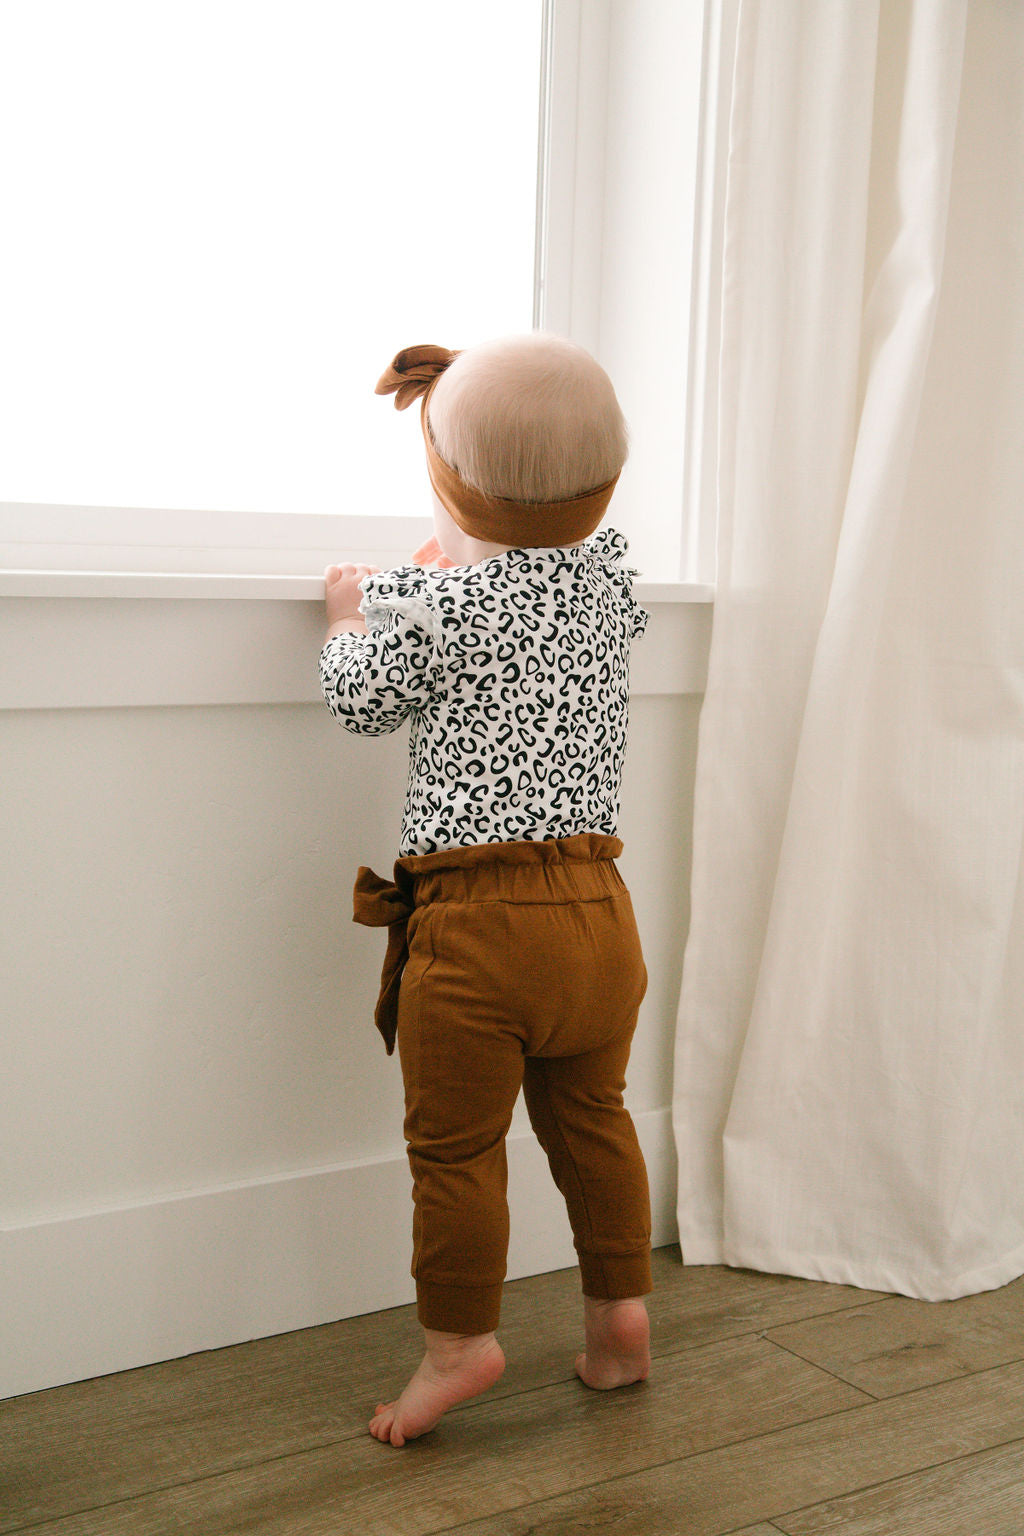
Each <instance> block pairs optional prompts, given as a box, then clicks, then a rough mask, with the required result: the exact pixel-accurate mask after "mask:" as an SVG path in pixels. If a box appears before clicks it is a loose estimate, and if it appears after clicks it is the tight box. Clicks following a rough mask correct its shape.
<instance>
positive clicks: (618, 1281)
mask: <svg viewBox="0 0 1024 1536" xmlns="http://www.w3.org/2000/svg"><path fill="white" fill-rule="evenodd" d="M577 1256H578V1258H579V1261H580V1277H581V1279H582V1281H583V1294H584V1296H592V1297H594V1299H595V1300H597V1301H624V1300H625V1299H626V1297H627V1296H647V1295H649V1293H650V1292H651V1291H653V1289H654V1282H653V1280H652V1279H651V1250H650V1247H647V1248H642V1249H641V1250H640V1252H639V1253H580V1252H578V1254H577Z"/></svg>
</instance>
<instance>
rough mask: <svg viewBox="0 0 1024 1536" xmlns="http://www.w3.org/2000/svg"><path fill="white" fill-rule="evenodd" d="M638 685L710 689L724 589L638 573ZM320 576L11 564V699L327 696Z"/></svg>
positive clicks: (166, 701)
mask: <svg viewBox="0 0 1024 1536" xmlns="http://www.w3.org/2000/svg"><path fill="white" fill-rule="evenodd" d="M634 590H635V591H636V595H637V598H638V600H639V601H640V602H641V603H642V604H643V605H644V607H645V608H647V609H648V611H649V612H650V615H651V619H650V623H649V624H648V627H647V633H646V635H645V636H644V637H643V639H642V640H640V641H639V642H638V643H637V644H636V646H635V647H634V649H633V655H632V661H631V681H630V692H631V693H633V694H700V693H703V691H704V686H705V682H706V679H707V661H708V650H709V646H710V638H711V616H712V591H711V588H710V587H700V586H693V585H686V584H683V583H673V582H664V583H656V582H642V581H641V582H638V583H637V584H636V587H635V589H634ZM323 594H324V586H323V579H322V577H315V576H306V575H292V576H288V575H284V576H282V575H248V576H238V575H228V574H223V573H213V574H199V573H195V572H161V571H157V572H146V573H140V572H134V571H49V570H4V571H0V710H4V709H118V708H140V707H146V708H149V707H159V706H165V707H166V706H177V705H197V704H198V705H214V704H312V703H318V702H319V701H320V688H319V680H318V675H317V659H318V657H319V654H320V649H321V645H322V642H323V632H324V621H323Z"/></svg>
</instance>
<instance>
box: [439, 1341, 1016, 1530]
mask: <svg viewBox="0 0 1024 1536" xmlns="http://www.w3.org/2000/svg"><path fill="white" fill-rule="evenodd" d="M1022 1433H1024V1365H1019V1364H1018V1365H1010V1366H1005V1367H1003V1368H1002V1369H1000V1370H996V1371H989V1372H985V1373H983V1374H981V1375H978V1376H970V1377H967V1378H965V1379H964V1380H962V1381H956V1382H947V1383H943V1384H942V1385H940V1386H936V1387H929V1388H926V1389H925V1390H924V1391H922V1392H918V1393H913V1394H911V1395H908V1396H906V1397H897V1398H890V1399H888V1400H886V1401H884V1402H871V1403H869V1404H868V1405H866V1406H863V1407H860V1408H854V1409H850V1410H848V1411H846V1412H843V1413H838V1414H834V1415H832V1416H831V1417H828V1418H822V1419H820V1420H819V1421H817V1422H814V1423H807V1424H801V1425H797V1426H794V1427H791V1428H786V1429H782V1430H778V1431H775V1432H770V1433H767V1434H765V1435H763V1436H761V1437H759V1438H752V1439H748V1440H746V1441H744V1442H742V1443H739V1444H734V1445H728V1446H722V1447H718V1448H715V1449H713V1450H710V1451H707V1452H704V1453H700V1454H697V1455H693V1456H690V1457H688V1458H686V1459H680V1460H677V1461H673V1462H669V1463H667V1464H666V1465H662V1466H654V1467H650V1468H648V1469H643V1470H640V1471H638V1472H637V1473H635V1474H630V1475H627V1476H624V1477H611V1478H608V1479H607V1480H606V1481H604V1482H601V1483H599V1484H596V1485H595V1486H592V1487H588V1488H583V1489H574V1490H572V1491H568V1492H566V1493H563V1494H560V1495H557V1496H556V1497H554V1498H550V1499H546V1500H537V1501H536V1502H532V1503H530V1504H528V1505H524V1506H522V1507H520V1508H518V1509H509V1510H507V1511H505V1512H504V1513H502V1514H500V1515H495V1516H489V1517H487V1518H484V1519H479V1520H472V1521H467V1522H466V1523H465V1524H463V1525H456V1526H454V1527H453V1528H451V1529H450V1530H448V1531H447V1532H446V1536H570V1533H574V1532H575V1531H577V1530H579V1529H581V1528H582V1529H585V1530H587V1529H591V1528H593V1529H600V1530H604V1529H605V1528H606V1527H607V1528H608V1529H610V1530H614V1531H615V1536H680V1532H685V1533H686V1536H721V1533H723V1532H726V1531H729V1532H735V1531H736V1530H737V1528H738V1527H743V1526H746V1525H748V1524H749V1523H750V1522H751V1521H753V1522H755V1525H756V1522H757V1521H759V1520H760V1521H762V1522H764V1523H767V1524H768V1525H769V1527H770V1526H771V1525H772V1524H775V1525H778V1526H779V1527H780V1528H782V1529H783V1530H785V1531H786V1532H787V1533H789V1525H788V1524H787V1522H786V1520H785V1519H784V1518H782V1517H781V1516H780V1514H779V1511H780V1510H797V1509H804V1508H806V1507H809V1506H816V1507H817V1506H820V1505H821V1504H822V1502H823V1501H825V1500H828V1499H834V1498H838V1497H842V1496H845V1495H848V1494H852V1493H853V1492H854V1491H855V1490H858V1489H862V1488H864V1487H865V1486H866V1485H868V1484H874V1483H878V1482H882V1481H885V1480H887V1479H894V1478H899V1477H901V1476H905V1475H907V1474H910V1473H916V1472H919V1471H920V1470H922V1469H924V1468H927V1467H931V1466H933V1465H935V1464H939V1463H942V1462H946V1461H950V1460H951V1459H952V1458H960V1457H963V1456H964V1455H965V1453H973V1452H977V1451H982V1450H985V1449H987V1448H990V1447H992V1446H998V1445H1000V1444H1001V1443H1003V1442H1005V1441H1007V1440H1011V1439H1018V1438H1019V1437H1020V1436H1021V1435H1022ZM957 1464H958V1465H959V1462H958V1463H957ZM1022 1531H1024V1517H1022V1518H1021V1519H1020V1521H1019V1522H1018V1523H1017V1524H1016V1525H1009V1526H1006V1527H1005V1528H1004V1529H1003V1530H1001V1531H999V1532H998V1536H1020V1533H1021V1532H1022ZM792 1536H797V1532H796V1529H795V1527H794V1531H793V1533H792ZM799 1536H807V1533H806V1532H804V1531H803V1530H802V1529H801V1531H800V1532H799ZM842 1536H847V1532H846V1531H843V1532H842ZM858 1536H859V1533H858ZM885 1536H909V1533H908V1531H907V1530H906V1529H905V1527H904V1526H903V1524H902V1523H900V1522H898V1521H897V1522H896V1523H894V1524H891V1525H890V1526H889V1528H888V1529H887V1530H886V1531H885ZM942 1536H980V1533H979V1532H976V1531H974V1530H973V1528H972V1527H971V1526H970V1525H965V1524H962V1523H961V1524H960V1525H955V1524H954V1525H950V1526H947V1527H945V1528H943V1529H942ZM993 1536H995V1533H993Z"/></svg>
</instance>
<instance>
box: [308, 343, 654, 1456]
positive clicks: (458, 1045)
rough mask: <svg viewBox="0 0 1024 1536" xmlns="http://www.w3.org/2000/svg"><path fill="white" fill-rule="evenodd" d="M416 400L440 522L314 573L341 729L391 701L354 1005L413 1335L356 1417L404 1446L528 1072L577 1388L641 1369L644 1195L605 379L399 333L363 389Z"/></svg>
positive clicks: (617, 426)
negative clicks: (392, 797) (579, 1323)
mask: <svg viewBox="0 0 1024 1536" xmlns="http://www.w3.org/2000/svg"><path fill="white" fill-rule="evenodd" d="M377 392H378V393H380V394H387V393H393V394H395V396H396V399H395V404H396V406H397V407H398V408H399V409H400V410H402V409H405V408H406V407H407V406H408V405H410V404H411V403H412V402H413V401H414V400H416V399H420V400H421V401H422V406H421V425H422V430H423V437H424V445H425V449H426V455H427V469H428V473H429V476H430V481H431V485H432V487H433V492H434V528H435V538H434V539H432V540H431V541H430V542H429V544H427V545H425V546H424V547H423V549H421V550H419V551H417V554H416V556H414V560H415V561H417V562H427V564H426V565H423V564H420V563H415V564H411V565H407V566H402V567H401V568H399V569H397V570H391V571H384V572H381V571H377V570H376V569H374V568H372V567H370V566H366V565H351V564H349V565H334V566H330V567H329V568H328V570H327V572H326V588H327V622H328V631H327V640H326V643H325V645H324V649H323V652H322V654H321V658H320V676H321V683H322V686H323V692H324V698H325V700H326V702H327V704H328V706H329V707H330V709H331V711H332V713H333V714H334V715H335V717H336V718H337V719H338V720H339V721H340V722H341V724H342V725H344V726H345V727H346V728H347V729H348V730H351V731H356V732H359V733H362V734H366V735H379V734H381V733H383V732H385V731H392V730H394V729H395V728H396V726H398V725H399V724H400V723H401V722H402V721H403V720H405V719H406V718H407V717H409V718H410V719H411V736H410V769H409V783H408V791H407V795H406V802H405V814H404V818H403V824H402V836H401V843H400V847H399V858H398V861H397V863H396V864H395V868H394V879H393V880H392V881H385V880H383V879H381V878H380V877H379V876H377V875H374V874H373V873H372V872H371V871H370V870H368V869H361V870H360V871H359V875H358V878H357V881H356V890H355V917H356V921H358V922H362V923H368V924H371V925H380V926H387V928H388V951H387V959H386V961H385V965H384V974H383V977H382V983H381V993H380V998H379V1001H378V1004H377V1010H376V1022H377V1025H378V1027H379V1028H380V1030H381V1033H382V1034H383V1035H384V1039H385V1042H386V1044H387V1047H388V1051H389V1053H390V1052H391V1051H392V1050H393V1049H394V1045H395V1042H396V1040H397V1044H398V1050H399V1057H400V1060H401V1065H402V1076H403V1081H404V1085H405V1103H406V1120H405V1134H406V1139H407V1142H408V1151H409V1162H410V1167H411V1170H412V1177H413V1199H414V1217H413V1264H412V1273H413V1275H414V1277H415V1279H416V1296H417V1306H418V1315H419V1319H420V1322H421V1324H422V1325H423V1329H424V1335H425V1346H426V1353H425V1355H424V1359H423V1361H422V1363H421V1364H420V1366H419V1368H418V1369H417V1371H416V1372H415V1374H414V1375H413V1377H412V1379H411V1380H410V1381H409V1383H408V1385H407V1386H406V1388H405V1390H404V1392H402V1394H401V1396H400V1397H399V1398H398V1399H397V1400H396V1401H394V1402H390V1403H382V1404H379V1405H378V1407H377V1411H376V1414H375V1416H374V1418H373V1419H372V1421H371V1423H370V1433H371V1434H373V1435H374V1436H375V1437H376V1438H377V1439H378V1440H381V1441H387V1442H390V1444H391V1445H394V1446H401V1445H404V1444H405V1442H406V1441H407V1440H409V1439H411V1438H413V1437H414V1436H416V1435H421V1434H423V1433H425V1431H427V1430H429V1429H431V1428H432V1427H433V1426H434V1425H435V1424H436V1423H437V1421H438V1419H439V1418H440V1417H441V1415H442V1414H443V1413H444V1412H445V1411H446V1410H447V1409H449V1408H451V1407H452V1406H454V1404H456V1403H459V1402H462V1401H464V1400H465V1399H467V1398H470V1397H473V1396H475V1395H476V1394H477V1393H480V1392H483V1391H485V1390H486V1389H487V1388H488V1387H491V1386H493V1384H494V1383H495V1382H496V1381H497V1380H498V1378H499V1376H500V1375H501V1373H502V1371H503V1369H504V1366H505V1358H504V1355H503V1354H502V1351H501V1348H500V1346H499V1344H498V1342H497V1339H496V1337H495V1329H496V1327H497V1325H498V1321H499V1312H500V1306H501V1290H502V1281H503V1279H504V1276H505V1268H506V1254H507V1247H508V1206H507V1203H506V1183H507V1166H506V1156H505V1137H506V1133H507V1131H508V1127H509V1122H510V1120H511V1116H512V1111H513V1107H514V1105H515V1102H516V1099H517V1097H518V1094H519V1091H520V1089H522V1090H523V1092H524V1095H525V1099H526V1104H527V1108H528V1110H529V1115H530V1120H531V1123H532V1125H533V1128H534V1130H535V1132H536V1135H537V1138H538V1140H539V1141H540V1143H541V1145H542V1147H543V1148H544V1151H545V1153H546V1154H547V1158H548V1161H549V1164H550V1167H551V1171H552V1174H553V1176H554V1179H555V1183H556V1184H557V1186H558V1188H559V1190H560V1191H561V1193H562V1195H563V1196H564V1198H565V1201H566V1205H567V1208H568V1214H569V1220H570V1223H571V1226H572V1231H573V1239H574V1243H575V1247H576V1251H577V1255H578V1258H579V1264H580V1271H581V1279H582V1289H583V1297H584V1330H585V1339H586V1346H585V1352H584V1353H583V1354H581V1355H580V1356H579V1357H578V1359H577V1361H576V1370H577V1373H578V1374H579V1376H580V1377H581V1379H582V1380H583V1381H584V1382H585V1383H586V1384H587V1386H590V1387H596V1388H613V1387H618V1386H623V1385H626V1384H627V1383H629V1382H634V1381H639V1380H643V1379H644V1378H646V1376H647V1373H648V1369H649V1364H650V1359H649V1326H648V1319H647V1310H646V1307H645V1305H644V1302H643V1300H642V1297H643V1296H644V1295H646V1294H647V1293H648V1292H649V1291H650V1289H651V1270H650V1205H649V1198H648V1190H647V1175H646V1170H645V1168H644V1162H643V1157H642V1154H641V1152H640V1148H639V1145H638V1143H637V1138H636V1132H635V1130H634V1127H633V1122H632V1120H631V1119H630V1116H629V1113H628V1111H627V1110H626V1109H625V1108H624V1106H623V1102H622V1095H623V1089H624V1086H625V1071H626V1064H627V1061H628V1057H629V1048H630V1042H631V1039H632V1035H633V1030H634V1028H635V1025H636V1019H637V1013H638V1010H639V1007H640V1003H641V1000H642V998H643V995H644V992H645V989H646V985H647V972H646V968H645V966H644V962H643V956H642V953H641V948H640V940H639V937H638V934H637V929H636V922H635V919H634V915H633V909H632V905H631V902H630V897H629V893H628V891H627V889H626V886H625V884H624V883H623V880H622V877H621V875H620V873H619V870H618V867H617V864H616V862H615V861H616V859H617V858H618V856H619V855H620V854H621V851H622V844H621V842H620V841H619V839H618V838H617V836H616V835H615V834H616V830H617V819H618V809H619V786H620V779H621V773H622V761H623V753H624V750H625V745H626V724H627V707H628V678H629V651H630V642H631V641H632V640H633V639H634V638H635V637H636V636H638V635H640V634H642V633H643V629H644V626H645V624H646V620H647V615H646V613H645V612H644V611H643V609H642V608H639V607H638V606H637V604H636V603H635V602H634V600H633V597H632V594H631V578H632V576H633V575H634V574H635V573H634V572H633V571H631V570H629V569H628V568H625V567H623V565H622V563H621V562H622V557H623V555H624V554H625V552H626V547H627V546H626V541H625V539H624V538H623V537H622V536H621V534H618V533H616V532H614V531H613V530H610V529H609V530H605V531H604V532H601V533H598V534H596V535H595V534H594V530H595V529H596V527H597V525H598V523H599V522H600V520H601V518H602V516H603V515H604V511H605V509H606V507H607V505H608V501H609V499H610V497H611V494H612V491H613V489H614V487H615V482H616V480H617V478H618V475H619V471H620V470H621V468H622V464H623V462H624V460H625V457H626V428H625V423H624V422H623V419H622V413H621V411H620V410H619V406H618V402H617V400H616V398H615V393H614V391H613V389H612V386H611V382H610V380H609V379H608V377H607V375H606V374H605V372H604V371H603V369H602V368H600V367H599V365H598V364H597V363H596V362H595V361H594V359H593V358H592V357H591V356H590V355H589V354H588V353H587V352H585V351H584V350H583V349H582V348H580V347H578V346H575V345H574V344H572V343H570V342H568V341H564V340H562V339H560V338H558V337H554V336H548V335H544V334H542V333H534V334H532V335H529V336H523V337H514V338H510V339H506V340H501V341H495V342H490V343H487V344H485V345H482V346H478V347H474V348H472V349H470V350H469V351H465V352H460V353H452V352H448V351H446V350H444V349H443V348H440V347H431V346H422V347H410V348H407V349H406V350H405V351H404V352H400V353H399V354H398V356H397V357H396V358H395V360H394V362H393V364H392V366H391V367H390V368H389V369H388V371H387V372H386V373H385V374H384V376H383V378H382V379H381V380H380V382H379V384H378V385H377Z"/></svg>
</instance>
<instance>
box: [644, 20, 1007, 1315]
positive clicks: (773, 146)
mask: <svg viewBox="0 0 1024 1536" xmlns="http://www.w3.org/2000/svg"><path fill="white" fill-rule="evenodd" d="M1022 164H1024V7H1019V6H1017V5H1015V4H1010V3H1008V0H988V3H985V4H977V5H968V3H967V0H829V3H828V4H827V5H822V4H821V3H820V0H802V3H801V0H763V3H755V0H743V3H742V5H741V8H740V13H739V17H738V24H737V44H736V57H735V66H734V79H733V112H732V122H731V128H730V144H729V167H728V191H727V201H726V214H725V248H724V257H723V267H724V269H723V284H722V287H723V300H722V355H721V367H720V401H719V476H718V496H719V509H718V510H719V528H720V536H719V537H720V543H719V580H718V594H717V597H716V605H715V621H714V633H713V639H712V651H711V661H710V670H709V681H708V691H707V695H706V699H705V703H704V709H703V713H702V718H701V728H700V747H699V754H698V765H697V797H696V815H695V828H694V869H693V890H692V919H691V929H690V937H689V941H688V945H687V951H686V957H685V964H684V971H683V988H682V996H681V1000H680V1014H679V1029H678V1036H677V1045H676V1062H675V1092H674V1122H675V1130H676V1142H677V1147H678V1152H679V1168H680V1187H679V1223H680V1238H681V1242H682V1248H683V1256H684V1260H685V1261H687V1262H689V1263H722V1262H724V1263H729V1264H736V1265H743V1266H749V1267H753V1268H759V1269H768V1270H773V1271H778V1272H782V1273H790V1274H797V1275H805V1276H809V1277H812V1278H818V1279H825V1280H833V1281H839V1282H842V1283H847V1284H854V1285H861V1286H866V1287H870V1288H872V1289H884V1290H895V1291H900V1292H903V1293H904V1294H907V1295H912V1296H920V1297H925V1298H928V1299H940V1298H944V1297H952V1296H957V1295H963V1294H965V1293H967V1292H970V1291H974V1290H981V1289H985V1288H987V1287H990V1286H994V1285H998V1284H1001V1283H1004V1282H1005V1281H1007V1280H1009V1279H1011V1278H1013V1277H1015V1276H1016V1275H1018V1274H1020V1273H1022V1272H1024V1004H1022V990H1021V983H1022V981H1024V974H1022V972H1024V958H1022V956H1024V903H1022V901H1021V880H1020V876H1021V869H1022V853H1024V617H1022V615H1024V507H1022V494H1021V491H1022V487H1024V283H1022V275H1021V274H1022V264H1024V192H1022V184H1024V177H1022V176H1021V174H1020V167H1021V165H1022Z"/></svg>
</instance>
